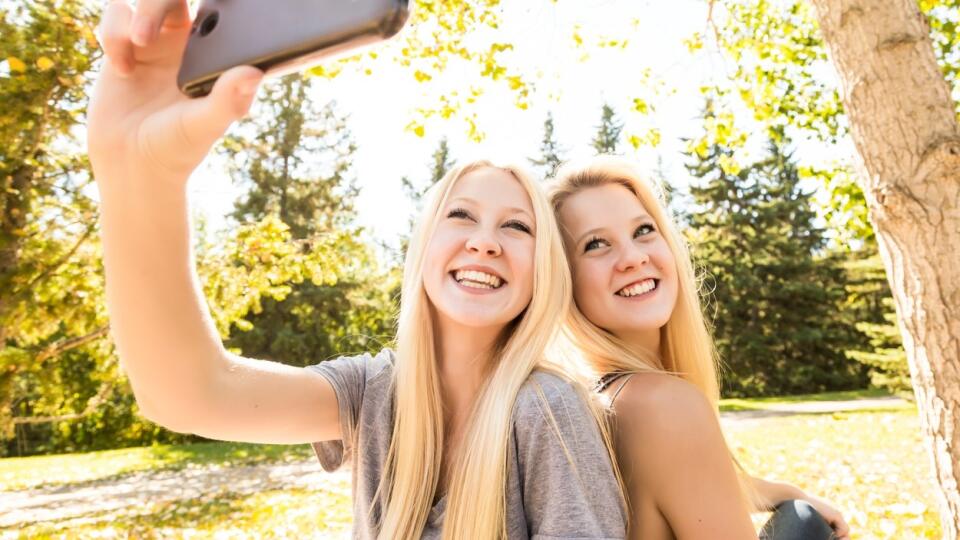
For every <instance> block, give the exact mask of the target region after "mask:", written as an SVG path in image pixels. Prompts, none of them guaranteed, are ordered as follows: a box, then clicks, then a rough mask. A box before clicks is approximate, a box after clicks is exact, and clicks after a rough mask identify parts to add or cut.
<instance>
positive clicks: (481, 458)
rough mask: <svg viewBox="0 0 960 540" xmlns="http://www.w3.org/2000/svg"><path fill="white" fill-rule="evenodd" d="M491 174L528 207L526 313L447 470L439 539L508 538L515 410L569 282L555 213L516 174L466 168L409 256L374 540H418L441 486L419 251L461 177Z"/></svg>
mask: <svg viewBox="0 0 960 540" xmlns="http://www.w3.org/2000/svg"><path fill="white" fill-rule="evenodd" d="M485 167H496V168H499V169H501V170H504V171H506V172H508V173H510V174H511V175H512V176H513V177H514V178H516V180H517V181H518V182H519V183H520V185H521V186H522V187H523V188H524V190H525V191H526V192H527V194H528V196H529V197H530V201H531V203H532V205H533V210H534V219H535V225H536V232H535V246H536V247H535V250H536V253H535V258H534V278H533V294H532V298H531V301H530V304H529V305H528V306H527V307H526V309H525V310H524V311H523V312H522V313H521V314H520V315H519V316H518V318H517V319H516V320H514V321H513V322H512V323H510V324H509V325H508V326H507V328H506V329H505V330H504V335H503V336H501V339H500V340H499V342H498V344H497V347H496V350H495V351H493V353H494V355H495V357H496V358H495V361H494V362H493V364H492V366H491V367H490V372H489V375H488V376H487V378H486V381H485V383H484V384H483V385H482V387H481V389H480V391H479V393H478V397H477V401H476V403H475V405H474V409H473V414H472V416H471V419H470V423H469V426H468V427H467V431H466V434H465V436H464V439H463V441H462V443H461V444H460V445H459V446H460V451H459V454H458V455H457V456H456V459H455V460H454V461H453V462H451V468H450V471H451V474H450V476H449V482H448V484H449V486H448V492H447V505H446V510H445V516H444V526H443V537H444V538H447V539H450V538H502V537H505V536H506V526H505V524H506V519H505V515H506V508H505V507H506V501H505V497H506V495H505V494H506V478H507V446H508V441H509V433H510V429H511V425H512V422H511V420H512V412H513V406H514V401H515V399H516V396H517V392H518V391H519V389H520V387H521V385H522V384H523V383H524V381H526V380H527V377H528V376H529V375H530V373H531V372H532V371H533V370H534V368H535V367H538V366H539V365H541V364H542V363H543V356H544V350H545V348H546V346H547V345H548V343H549V342H550V341H551V340H552V339H553V337H554V336H555V334H556V331H557V328H558V327H559V323H560V322H561V316H562V314H563V313H564V312H566V311H567V310H568V309H569V305H570V304H571V303H572V302H571V282H570V273H569V270H568V269H567V267H566V265H565V264H557V263H558V261H564V260H565V259H564V252H563V241H562V239H561V237H560V232H559V229H558V228H557V225H556V220H555V219H554V218H553V212H552V208H551V207H550V204H549V203H548V202H547V199H546V196H545V195H544V194H543V192H542V191H541V190H540V187H539V186H538V185H537V184H536V183H535V182H534V181H533V180H532V179H531V177H530V176H529V175H528V174H527V173H525V172H524V171H523V170H522V169H520V168H518V167H514V166H495V165H493V164H492V163H491V162H489V161H484V160H482V161H473V162H470V163H467V164H464V165H461V166H458V167H455V168H454V169H452V170H451V171H449V172H448V173H447V174H446V175H445V176H444V177H443V178H442V179H441V180H440V181H439V182H438V183H437V184H436V185H435V186H434V187H433V188H432V192H431V193H430V195H429V198H428V202H427V204H426V205H425V207H424V209H423V213H422V215H421V219H420V220H419V224H418V226H417V227H416V229H415V231H414V233H413V236H412V238H411V241H410V245H409V249H408V251H407V256H406V261H405V264H404V273H403V289H402V299H401V305H400V317H399V320H398V327H397V343H396V350H397V354H396V359H397V360H396V370H395V380H394V385H395V391H396V393H395V396H396V397H395V399H396V401H395V422H394V426H393V435H392V438H391V442H390V448H389V451H388V454H387V460H386V464H385V467H384V472H383V478H382V479H381V482H380V488H379V492H380V495H381V499H380V500H381V501H385V507H384V510H383V516H382V519H381V521H380V534H379V537H380V538H401V539H413V538H419V537H420V535H421V534H422V531H423V529H424V526H425V524H426V521H427V517H428V515H429V512H430V509H431V507H432V505H433V498H434V494H435V493H436V491H437V488H438V485H439V481H440V464H441V458H442V453H443V447H444V444H443V443H444V431H443V429H444V428H443V418H444V416H443V406H442V402H441V392H440V376H439V371H438V364H437V355H436V349H435V334H434V326H433V325H434V321H433V317H432V315H431V307H430V306H431V304H430V301H429V299H428V297H427V294H426V291H425V289H424V286H423V270H424V267H425V265H426V264H429V263H428V262H427V261H426V260H425V255H426V246H427V244H428V242H429V240H430V238H431V237H432V236H433V233H434V230H435V229H436V226H437V222H438V221H439V219H440V217H441V216H440V215H439V214H440V210H441V209H442V208H443V206H444V205H445V204H446V201H447V199H448V197H449V194H450V191H451V189H452V188H453V186H454V185H455V184H456V182H457V181H458V180H459V179H460V178H462V177H463V176H464V175H466V174H467V173H469V172H471V171H474V170H477V169H481V168H485Z"/></svg>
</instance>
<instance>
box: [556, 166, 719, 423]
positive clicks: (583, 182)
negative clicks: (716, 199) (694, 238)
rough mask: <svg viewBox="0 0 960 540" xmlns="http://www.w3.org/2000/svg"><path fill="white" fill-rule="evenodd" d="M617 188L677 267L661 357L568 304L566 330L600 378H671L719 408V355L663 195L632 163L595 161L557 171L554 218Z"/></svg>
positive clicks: (683, 243) (683, 242) (686, 252)
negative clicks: (574, 203) (630, 197)
mask: <svg viewBox="0 0 960 540" xmlns="http://www.w3.org/2000/svg"><path fill="white" fill-rule="evenodd" d="M608 184H617V185H620V186H623V187H625V188H627V190H629V191H630V192H631V193H633V194H634V195H635V196H636V197H637V199H639V200H640V203H641V204H643V207H644V208H645V209H646V211H647V212H648V213H649V214H650V217H651V218H653V221H654V223H655V224H656V226H657V230H658V231H660V235H661V236H662V237H663V239H664V240H665V241H666V243H667V246H668V247H669V248H670V252H671V253H672V254H673V258H674V260H675V261H676V267H677V277H678V280H677V281H678V283H679V290H678V294H677V304H676V306H675V307H674V310H673V313H672V314H671V315H670V319H669V320H667V323H666V324H665V325H664V326H663V328H661V329H660V342H661V351H659V352H660V353H661V354H657V351H648V350H643V349H639V348H637V347H633V346H631V345H630V344H628V343H626V342H625V341H623V340H621V339H619V338H618V337H617V336H615V335H613V334H612V333H610V332H608V331H606V330H604V329H602V328H600V327H598V326H596V325H595V324H593V323H592V322H590V320H589V319H587V317H586V316H584V315H583V313H582V312H581V311H580V309H579V308H578V307H577V306H576V304H575V303H573V302H571V304H570V310H569V312H568V314H567V320H566V325H565V326H564V330H565V333H566V335H567V336H568V337H569V338H570V340H571V341H572V342H573V343H574V344H575V345H576V346H577V347H578V348H579V349H580V350H581V351H582V352H583V354H584V356H585V358H586V359H587V361H588V362H589V363H590V365H591V367H592V368H593V369H595V370H596V371H597V372H599V373H603V374H606V373H634V372H642V371H647V372H651V371H652V372H663V371H666V372H668V373H672V374H674V375H677V376H679V377H681V378H683V379H684V380H686V381H688V382H690V383H691V384H693V385H694V386H696V387H697V388H698V389H699V390H700V391H701V392H703V395H704V396H706V397H707V399H708V400H710V403H711V404H713V405H714V407H716V406H717V404H718V402H719V399H720V388H719V383H718V377H717V353H716V349H715V348H714V345H713V338H712V337H711V335H710V331H709V329H708V327H707V323H706V320H705V319H704V318H703V312H702V311H701V309H700V298H699V295H700V288H699V285H698V281H697V275H696V271H695V270H694V267H693V263H692V261H691V258H690V251H689V249H688V248H687V243H686V240H685V239H684V238H683V235H682V234H680V231H679V230H678V229H677V227H676V225H675V224H674V223H675V222H674V220H673V219H672V217H671V216H670V215H669V214H668V212H667V210H666V205H665V204H664V203H663V196H662V191H661V190H660V189H659V187H658V186H656V185H655V184H653V183H651V182H650V181H648V180H646V179H645V177H644V176H643V175H642V174H641V173H640V172H639V171H638V170H637V169H636V168H635V167H634V165H633V164H632V163H630V162H629V161H627V160H625V159H623V158H617V157H614V156H598V157H596V158H593V159H591V160H590V161H588V162H586V163H582V164H576V163H574V164H569V165H566V166H564V167H562V168H561V169H560V171H558V173H557V177H556V179H555V180H554V181H553V183H552V185H551V188H550V201H551V203H552V204H553V208H554V212H555V213H556V215H557V216H559V215H560V209H561V208H562V207H563V204H564V202H566V200H567V199H569V198H570V196H572V195H574V194H575V193H577V192H579V191H581V190H584V189H588V188H593V187H600V186H605V185H608Z"/></svg>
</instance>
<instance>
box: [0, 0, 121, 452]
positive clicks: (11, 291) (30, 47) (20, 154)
mask: <svg viewBox="0 0 960 540" xmlns="http://www.w3.org/2000/svg"><path fill="white" fill-rule="evenodd" d="M8 4H9V5H8V7H7V8H5V9H4V10H3V11H0V103H3V106H4V114H3V115H2V118H0V441H2V444H0V455H2V454H3V453H4V452H6V451H7V450H9V449H10V446H9V442H10V440H11V439H12V438H13V437H14V435H15V434H14V426H15V425H19V423H20V421H21V420H22V419H20V418H17V411H18V410H21V411H22V410H24V409H23V407H24V406H25V405H26V404H27V403H29V404H30V406H29V407H28V408H29V409H30V410H31V411H34V412H36V413H38V414H46V415H50V414H53V415H56V414H59V413H60V412H61V410H62V408H63V407H66V406H67V404H68V403H72V402H75V401H76V400H74V399H73V396H72V395H64V394H63V392H61V391H60V390H59V389H57V387H56V385H55V384H53V382H54V380H55V379H54V378H53V375H52V374H53V370H51V369H49V368H50V367H51V365H52V364H53V362H54V361H55V360H56V357H57V355H59V354H61V353H63V352H66V351H68V350H70V349H72V348H76V347H80V346H83V345H86V344H90V345H91V347H89V348H88V349H87V350H88V351H91V352H90V354H93V355H95V356H94V358H95V360H94V363H95V364H98V365H100V364H103V363H104V362H105V361H106V355H105V353H104V351H105V350H107V349H106V348H104V347H103V346H102V343H101V344H99V345H100V346H98V344H97V343H96V342H97V341H98V340H102V338H103V336H104V335H105V328H106V320H105V313H104V311H105V310H104V307H103V305H104V302H103V295H102V283H101V281H102V278H101V276H102V273H101V272H99V270H101V268H100V257H99V244H98V241H97V235H96V232H97V231H96V228H97V208H96V204H95V203H94V201H93V200H92V199H91V198H90V196H89V190H88V189H87V187H88V185H89V183H90V172H89V165H88V163H87V160H86V156H85V155H83V153H82V152H81V151H80V150H79V146H80V143H79V141H78V140H77V138H76V136H75V135H76V134H75V129H74V128H75V127H76V126H77V125H78V123H79V122H81V121H82V120H83V118H84V106H85V103H86V88H85V82H86V74H87V72H88V70H89V69H90V67H91V65H92V64H93V63H94V62H95V61H96V60H97V59H98V58H99V56H100V55H99V51H98V49H97V43H96V39H94V37H93V28H94V26H95V25H96V24H97V13H98V9H97V7H91V6H90V5H88V4H87V3H86V2H82V1H64V2H52V1H39V0H33V1H29V2H23V3H8ZM37 388H43V389H49V390H50V391H51V392H52V393H51V395H49V396H47V397H48V399H47V400H45V401H44V402H42V403H38V402H37V401H36V397H37V396H36V393H35V392H36V391H37V390H36V389H37ZM94 393H96V392H94ZM21 440H22V439H21Z"/></svg>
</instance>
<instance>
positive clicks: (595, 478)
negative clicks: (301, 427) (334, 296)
mask: <svg viewBox="0 0 960 540" xmlns="http://www.w3.org/2000/svg"><path fill="white" fill-rule="evenodd" d="M393 361H394V356H393V352H392V351H390V350H384V351H382V352H381V353H380V354H378V355H377V356H375V357H374V356H371V355H370V354H364V355H361V356H352V357H341V358H338V359H336V360H330V361H327V362H323V363H320V364H317V365H315V366H309V367H308V368H307V369H312V370H314V371H316V372H317V373H320V374H321V375H323V376H324V377H325V378H326V379H327V380H328V381H330V384H331V385H332V386H333V389H334V391H335V392H336V394H337V401H338V402H339V408H340V429H341V434H342V435H343V439H342V440H340V441H326V442H318V443H314V444H313V447H314V450H315V451H316V453H317V457H318V458H319V459H320V463H321V465H322V466H323V468H324V469H325V470H327V471H334V470H336V469H338V468H339V467H340V466H341V465H343V464H344V463H347V462H349V463H350V464H351V465H352V467H353V471H352V475H353V518H354V525H353V537H354V538H361V539H373V538H376V536H377V528H376V527H377V522H378V520H379V518H380V517H381V512H382V508H383V501H381V500H374V494H375V493H376V491H377V485H378V484H379V482H380V477H381V474H382V472H383V465H384V462H385V461H386V457H387V449H388V447H389V446H390V436H391V434H392V432H393V385H392V382H393V381H392V379H393ZM540 393H542V396H543V398H545V402H546V406H549V408H550V412H552V414H553V418H554V419H555V421H556V424H555V425H552V424H553V422H552V421H551V420H550V418H549V417H548V416H547V415H546V411H545V410H544V401H543V400H542V399H541V397H540V396H539V395H538V394H540ZM557 430H559V432H560V434H561V435H562V437H563V442H564V443H565V444H566V446H567V449H568V450H569V452H570V459H568V457H567V455H566V453H565V452H564V449H563V447H562V446H561V444H560V441H559V440H558V438H557ZM354 445H356V446H358V447H360V448H361V449H362V450H361V451H359V452H354V451H353V450H354V449H353V446H354ZM508 454H509V455H508V471H507V475H508V476H507V482H506V489H507V494H506V495H507V498H506V520H507V534H508V537H509V539H510V540H521V539H527V538H533V539H540V540H560V539H567V538H569V539H574V538H578V539H579V538H624V537H625V536H626V526H625V522H626V516H625V515H624V512H623V508H622V506H621V502H620V491H619V486H618V485H617V481H616V478H615V477H614V473H613V467H612V466H611V464H610V458H609V455H608V454H607V451H606V449H605V448H604V445H603V441H602V439H601V436H600V430H599V428H598V427H597V425H596V423H595V422H594V420H593V417H592V415H591V414H590V412H589V410H588V408H587V405H586V404H585V403H584V402H583V400H582V399H581V398H580V396H579V394H578V393H577V392H576V389H575V388H573V386H572V383H570V382H568V381H565V380H563V379H562V378H560V377H557V376H556V375H553V374H549V373H544V372H539V371H538V372H534V373H533V374H532V375H531V376H530V378H529V379H527V381H526V382H525V383H524V384H523V386H522V387H521V388H520V392H519V394H518V395H517V400H516V403H515V404H514V408H513V429H512V430H511V432H510V442H509V448H508ZM571 460H572V462H571ZM445 505H446V498H445V497H444V498H442V499H440V500H439V501H437V503H436V504H435V505H434V507H433V509H432V510H431V511H430V515H429V517H428V519H427V525H426V528H425V529H424V531H423V536H422V538H425V539H435V538H440V537H441V530H442V527H443V515H444V507H445Z"/></svg>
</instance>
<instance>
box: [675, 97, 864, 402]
mask: <svg viewBox="0 0 960 540" xmlns="http://www.w3.org/2000/svg"><path fill="white" fill-rule="evenodd" d="M707 114H708V115H709V114H710V113H709V111H708V113H707ZM785 144H786V143H785V142H782V139H781V140H780V141H777V140H772V141H770V143H769V150H768V154H767V156H766V157H765V158H764V159H763V160H761V161H759V162H757V163H755V164H753V165H751V166H749V167H746V168H743V169H742V170H740V171H738V172H737V174H731V173H729V172H726V171H724V170H723V168H722V167H721V166H720V162H721V157H722V156H723V155H725V154H728V153H729V152H730V151H729V150H728V149H724V148H722V147H720V146H713V147H712V148H710V149H709V152H708V154H707V156H706V158H703V157H700V156H699V155H696V154H695V155H694V156H692V157H694V159H695V161H694V162H693V163H691V164H690V165H688V168H689V170H690V172H691V173H692V174H693V175H694V176H695V177H697V178H699V179H700V180H699V181H698V182H697V183H696V184H695V185H694V186H692V187H691V188H690V191H691V195H692V196H693V199H694V203H695V205H696V210H695V211H694V212H692V213H691V215H690V217H689V221H690V236H691V240H692V244H693V245H694V252H695V257H696V259H697V262H698V263H699V264H700V265H702V267H703V269H704V270H705V273H706V275H707V276H708V283H710V284H711V285H712V292H713V296H712V300H713V302H712V303H711V304H710V306H709V309H708V316H709V318H711V319H712V320H713V327H714V336H715V339H716V344H717V348H718V350H719V352H720V355H721V358H722V361H723V365H724V367H725V370H724V373H723V378H722V381H723V392H724V395H727V396H756V395H778V394H795V393H803V392H818V391H824V390H841V389H848V388H861V387H863V385H864V383H865V382H866V381H865V380H864V370H863V368H861V366H860V365H859V364H857V363H856V362H851V361H849V360H847V359H846V358H845V357H844V355H843V351H844V350H845V348H846V347H847V346H848V344H849V343H850V342H851V340H853V339H854V338H855V334H854V333H853V332H852V329H850V328H848V327H847V326H846V325H844V324H843V321H842V320H840V318H838V317H837V315H836V312H837V309H838V307H839V305H840V303H841V302H842V300H843V298H844V288H843V287H844V274H843V270H842V268H841V267H840V264H839V261H838V260H837V259H836V258H835V257H832V256H831V255H830V254H829V253H824V252H823V247H824V239H823V231H822V230H820V229H818V228H817V227H816V226H815V225H814V218H815V214H814V212H813V210H812V209H811V205H810V200H809V194H807V193H805V192H804V191H803V190H802V189H801V188H800V185H799V182H800V178H799V174H798V172H797V169H796V166H795V165H794V163H793V161H792V159H791V156H790V155H789V154H788V153H786V149H785Z"/></svg>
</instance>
